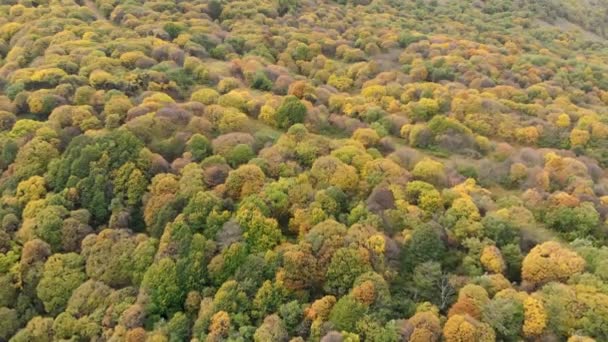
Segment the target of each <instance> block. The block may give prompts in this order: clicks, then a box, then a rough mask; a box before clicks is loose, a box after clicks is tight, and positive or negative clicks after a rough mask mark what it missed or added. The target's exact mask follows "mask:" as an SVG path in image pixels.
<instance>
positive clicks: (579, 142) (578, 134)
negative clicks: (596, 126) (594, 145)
mask: <svg viewBox="0 0 608 342" xmlns="http://www.w3.org/2000/svg"><path fill="white" fill-rule="evenodd" d="M590 138H591V135H590V134H589V131H587V130H582V129H578V128H575V129H573V130H572V132H570V144H571V145H572V146H573V147H576V146H585V145H587V143H588V142H589V139H590Z"/></svg>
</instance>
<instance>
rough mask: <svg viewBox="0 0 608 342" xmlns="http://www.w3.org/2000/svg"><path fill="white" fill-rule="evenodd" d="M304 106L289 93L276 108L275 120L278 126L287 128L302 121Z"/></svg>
mask: <svg viewBox="0 0 608 342" xmlns="http://www.w3.org/2000/svg"><path fill="white" fill-rule="evenodd" d="M306 111H307V110H306V106H304V104H303V103H302V102H301V101H300V100H299V99H298V98H297V97H295V96H293V95H289V96H287V97H285V98H284V99H283V103H281V106H279V108H278V109H277V113H276V120H277V125H278V126H279V128H283V129H285V128H289V127H291V126H292V125H293V124H296V123H301V122H304V118H305V117H306Z"/></svg>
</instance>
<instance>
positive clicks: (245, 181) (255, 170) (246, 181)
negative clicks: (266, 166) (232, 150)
mask: <svg viewBox="0 0 608 342" xmlns="http://www.w3.org/2000/svg"><path fill="white" fill-rule="evenodd" d="M265 178H266V176H265V175H264V172H263V171H262V169H260V167H259V166H257V165H253V164H246V165H241V166H239V168H238V169H236V170H233V171H230V173H229V174H228V178H227V179H226V191H227V192H228V195H230V196H231V197H232V198H234V199H242V198H244V197H246V196H248V195H251V194H254V193H257V192H259V191H260V190H261V189H262V187H263V186H264V180H265Z"/></svg>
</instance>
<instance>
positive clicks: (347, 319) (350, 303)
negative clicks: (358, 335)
mask: <svg viewBox="0 0 608 342" xmlns="http://www.w3.org/2000/svg"><path fill="white" fill-rule="evenodd" d="M366 312H367V306H366V305H365V304H363V303H361V302H358V301H357V300H355V299H354V298H353V297H351V296H344V297H342V298H340V300H338V302H337V303H336V305H334V306H333V308H332V309H331V312H330V314H329V321H330V322H331V323H332V324H333V325H334V327H335V328H336V329H338V330H341V331H349V332H353V331H355V327H356V324H357V321H359V320H360V319H361V318H363V316H364V315H365V313H366Z"/></svg>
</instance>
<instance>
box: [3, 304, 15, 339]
mask: <svg viewBox="0 0 608 342" xmlns="http://www.w3.org/2000/svg"><path fill="white" fill-rule="evenodd" d="M18 329H19V316H18V313H17V311H16V310H14V309H9V308H7V307H0V339H2V340H4V341H8V339H9V337H11V336H13V334H14V333H15V332H16V331H17V330H18Z"/></svg>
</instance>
